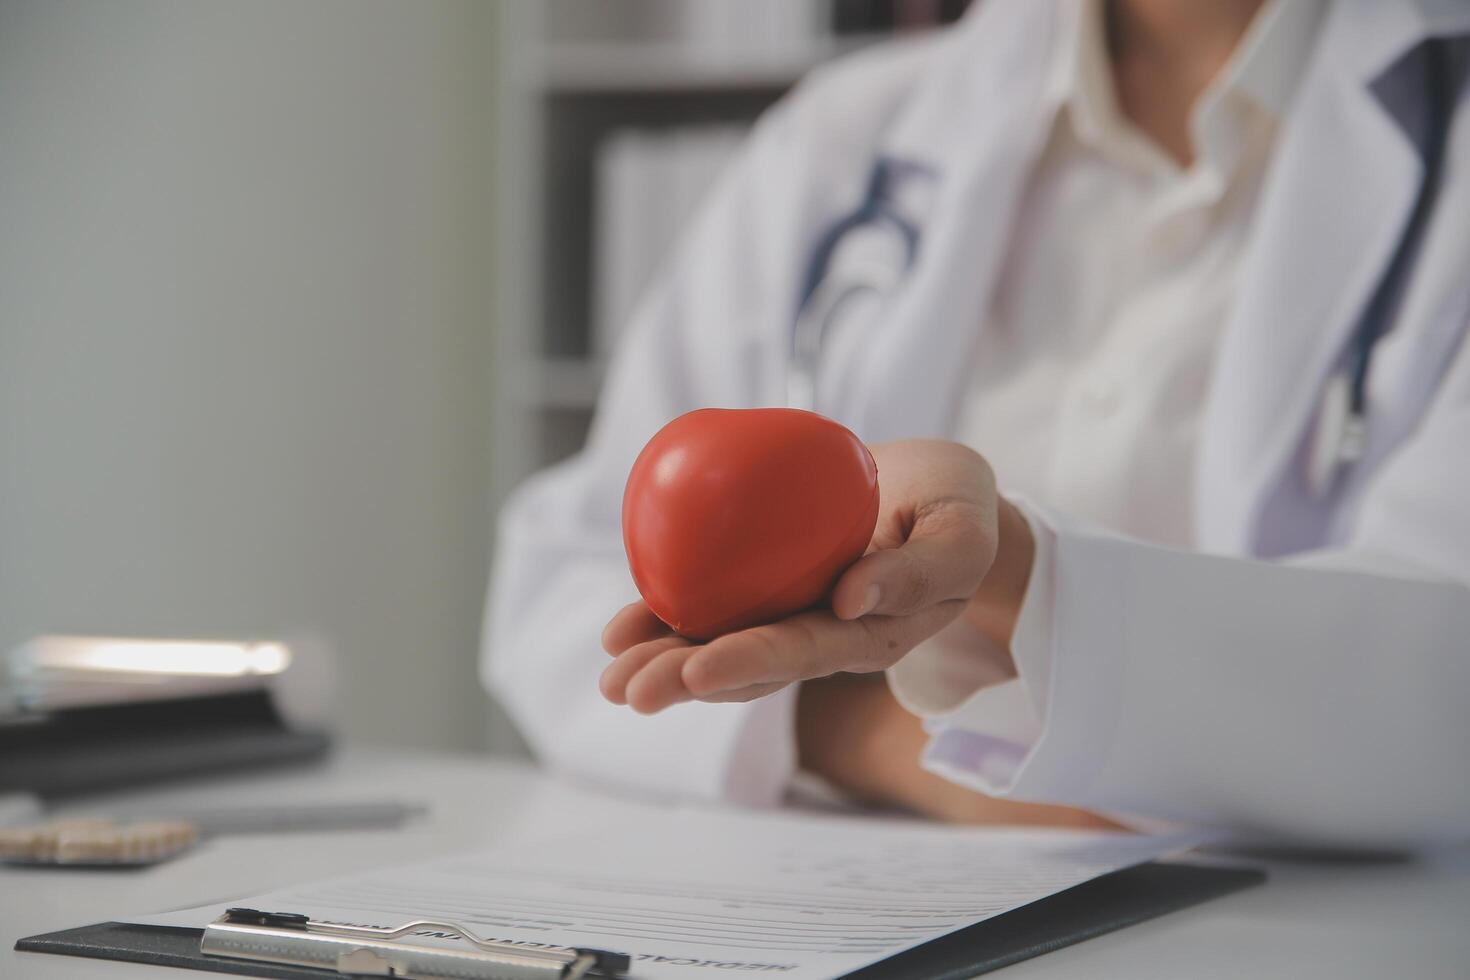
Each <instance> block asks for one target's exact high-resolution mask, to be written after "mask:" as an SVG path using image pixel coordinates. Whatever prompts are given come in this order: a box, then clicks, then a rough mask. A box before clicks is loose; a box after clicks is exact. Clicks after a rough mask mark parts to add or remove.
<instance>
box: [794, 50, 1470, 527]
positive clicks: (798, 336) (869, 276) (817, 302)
mask: <svg viewBox="0 0 1470 980" xmlns="http://www.w3.org/2000/svg"><path fill="white" fill-rule="evenodd" d="M1451 43H1452V41H1451V39H1447V38H1432V39H1429V40H1427V41H1425V42H1424V51H1423V57H1422V66H1423V69H1424V93H1425V116H1426V126H1425V133H1424V140H1423V157H1424V159H1423V164H1424V169H1423V178H1422V180H1421V181H1420V184H1419V190H1418V192H1417V195H1416V197H1415V200H1414V207H1413V210H1412V211H1411V212H1410V216H1409V220H1408V222H1407V223H1406V225H1405V227H1404V231H1403V234H1402V235H1401V236H1400V238H1399V241H1398V244H1397V246H1396V247H1395V249H1394V253H1393V257H1392V258H1391V260H1390V261H1389V263H1388V265H1387V266H1386V267H1385V268H1384V272H1383V275H1382V277H1381V278H1380V279H1379V282H1378V283H1377V285H1376V286H1375V288H1374V290H1373V293H1372V296H1371V297H1370V299H1369V300H1368V302H1367V304H1366V305H1365V306H1364V307H1363V312H1362V315H1361V316H1360V318H1359V320H1358V323H1357V324H1356V326H1355V328H1354V330H1353V334H1352V339H1351V341H1350V342H1349V344H1348V348H1347V356H1346V357H1345V358H1344V360H1343V363H1342V366H1341V367H1340V368H1339V370H1337V371H1336V372H1335V373H1334V374H1333V375H1332V376H1331V377H1330V378H1329V379H1328V381H1327V384H1326V386H1325V388H1324V390H1323V395H1322V402H1321V406H1320V408H1319V410H1318V412H1317V423H1316V427H1315V431H1314V433H1313V437H1312V441H1311V446H1310V448H1309V451H1308V453H1307V465H1306V473H1305V479H1306V483H1307V488H1308V490H1309V491H1310V492H1311V493H1312V494H1313V495H1314V496H1316V497H1318V498H1323V497H1326V496H1328V495H1329V494H1330V493H1331V492H1332V491H1333V489H1334V488H1335V487H1336V486H1338V485H1339V484H1340V482H1341V480H1342V477H1343V475H1344V473H1345V471H1346V470H1347V469H1349V468H1350V467H1351V466H1352V465H1353V464H1354V463H1356V462H1358V461H1359V460H1361V459H1362V458H1363V456H1364V453H1365V451H1366V449H1367V444H1368V380H1369V369H1370V368H1371V366H1372V362H1373V353H1374V350H1375V348H1376V347H1377V345H1378V341H1379V340H1380V339H1382V337H1383V335H1384V334H1386V333H1387V332H1388V329H1389V327H1390V326H1391V325H1392V323H1393V319H1394V315H1395V313H1396V312H1397V308H1398V304H1399V300H1400V299H1401V297H1402V295H1403V293H1404V290H1405V287H1406V285H1407V284H1408V280H1409V276H1410V274H1411V273H1412V271H1413V260H1414V256H1415V253H1416V252H1417V250H1418V245H1419V242H1420V240H1421V238H1422V237H1423V234H1424V229H1425V227H1426V226H1427V225H1428V223H1429V217H1430V214H1431V213H1432V212H1433V210H1434V202H1435V198H1436V196H1437V195H1438V193H1439V185H1440V183H1441V178H1442V176H1443V169H1444V151H1445V144H1446V143H1447V141H1448V138H1449V130H1450V124H1451V122H1452V120H1453V118H1454V110H1455V94H1456V93H1455V88H1456V86H1455V84H1454V82H1455V79H1454V76H1455V71H1454V65H1453V62H1454V59H1453V57H1452V54H1453V52H1451V50H1450V45H1451ZM935 177H936V175H935V174H934V173H933V171H931V170H928V169H927V168H924V167H921V166H918V165H914V164H908V163H905V162H904V161H899V160H892V159H879V160H878V161H877V162H876V164H875V165H874V167H873V170H872V172H871V175H870V176H869V179H868V182H867V188H866V191H865V194H864V196H863V199H862V202H861V203H860V204H859V205H858V207H856V208H855V209H853V210H852V211H851V212H850V213H848V214H846V215H845V216H843V217H842V218H840V219H838V220H837V221H835V222H834V223H833V224H832V225H831V227H830V228H829V229H828V230H827V232H826V233H825V234H824V235H822V237H821V238H820V239H819V240H818V242H817V244H816V245H815V246H814V247H813V249H812V253H811V259H810V261H809V262H808V264H807V272H806V277H805V279H804V285H803V288H802V293H801V302H800V304H799V306H798V308H797V309H798V312H797V316H796V319H795V323H794V325H793V329H792V342H791V361H790V365H789V371H788V374H787V402H788V404H790V405H791V406H793V407H796V408H806V409H809V410H815V408H816V407H817V405H816V403H817V373H818V369H819V367H820V361H821V355H822V350H823V346H824V344H825V343H826V342H827V340H828V338H829V337H831V336H832V335H833V333H834V332H835V327H836V326H837V325H838V324H839V323H840V322H841V321H842V320H843V318H845V317H847V316H849V315H851V314H852V312H853V311H854V310H855V309H857V308H860V307H863V306H864V305H867V304H871V303H874V302H876V301H878V300H879V299H881V298H882V297H883V296H885V295H888V294H889V293H891V292H892V291H893V290H894V289H895V288H897V286H898V285H899V284H900V283H901V282H902V281H903V279H904V277H905V276H906V275H907V274H908V272H909V270H910V269H911V268H912V267H913V264H914V262H915V260H916V258H917V255H918V250H919V240H920V237H921V232H920V217H919V216H918V215H916V214H915V207H914V200H915V197H916V195H915V194H914V193H912V189H913V188H915V187H918V188H919V189H920V190H921V192H932V187H933V184H934V183H935ZM917 197H918V198H919V199H921V200H922V199H924V198H925V197H927V193H920V194H919V195H917Z"/></svg>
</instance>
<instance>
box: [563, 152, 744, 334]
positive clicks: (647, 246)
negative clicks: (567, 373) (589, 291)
mask: <svg viewBox="0 0 1470 980" xmlns="http://www.w3.org/2000/svg"><path fill="white" fill-rule="evenodd" d="M746 131H747V129H746V127H745V126H730V125H718V126H711V125H705V126H694V127H678V128H674V129H667V130H639V129H627V130H619V131H616V132H614V133H613V134H612V135H611V136H609V137H608V138H607V139H606V140H605V141H604V142H603V143H602V144H601V145H600V146H599V147H598V150H597V157H596V162H595V168H596V184H595V187H594V196H595V212H594V217H593V221H594V225H593V235H594V239H593V253H592V268H593V287H592V288H593V299H592V316H593V324H594V326H593V344H592V346H593V353H594V354H599V355H606V354H608V353H610V352H611V351H612V349H613V348H614V346H615V345H616V341H617V337H618V334H619V332H620V331H621V330H622V329H623V327H624V325H625V324H626V323H627V320H628V318H629V316H631V315H632V313H633V308H634V306H635V304H636V303H637V302H638V300H639V298H640V297H641V296H642V294H643V291H644V290H645V289H646V288H647V287H648V284H649V283H650V282H651V281H652V279H653V276H654V274H655V273H656V272H657V271H658V270H659V268H660V267H661V266H662V265H663V263H664V262H665V260H666V259H667V257H668V254H669V251H670V250H671V249H672V248H673V247H674V245H675V243H676V241H677V240H678V237H679V235H680V233H681V232H682V230H683V228H684V226H685V225H686V224H688V222H689V220H690V219H691V218H692V217H693V215H694V212H695V210H696V209H697V208H698V206H699V204H700V202H701V201H703V200H704V198H705V196H706V195H707V194H708V193H709V192H710V190H711V188H712V187H713V186H714V184H715V181H716V180H717V179H718V178H719V175H720V174H721V172H722V171H723V170H724V168H725V167H726V165H727V164H728V163H729V162H730V160H731V158H733V157H734V155H735V153H736V151H737V150H738V149H739V147H740V144H741V141H742V140H743V139H744V137H745V133H746Z"/></svg>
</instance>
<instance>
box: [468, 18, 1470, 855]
mask: <svg viewBox="0 0 1470 980" xmlns="http://www.w3.org/2000/svg"><path fill="white" fill-rule="evenodd" d="M1467 35H1470V4H1465V3H1462V2H1459V0H1395V2H1384V0H1321V2H1316V0H1271V2H1267V3H1264V4H1262V3H1261V2H1260V0H1230V2H1226V0H1221V2H1218V3H1212V4H1193V3H1184V2H1178V0H1173V2H1171V0H1113V2H1103V0H1043V2H1038V0H980V2H978V3H977V4H976V5H975V7H974V8H973V9H972V10H971V12H970V13H969V14H968V15H967V17H966V18H965V20H964V21H963V22H962V23H961V24H959V25H957V26H956V27H955V28H954V29H952V30H950V31H947V32H944V33H943V34H942V35H939V36H936V37H933V38H928V39H923V40H919V41H910V42H902V43H899V44H895V45H890V46H887V47H884V48H881V49H878V50H873V51H870V52H866V53H863V54H860V55H858V56H856V57H854V58H851V59H848V60H845V61H842V62H839V63H838V64H836V65H833V66H831V67H828V68H824V69H822V70H821V71H819V72H817V73H815V74H814V75H813V76H812V77H810V78H808V79H807V80H806V81H805V82H803V83H802V85H801V86H799V88H798V89H797V91H796V92H795V93H794V94H793V95H791V96H790V97H789V98H788V99H787V100H785V101H784V102H783V103H782V104H781V105H779V106H777V107H776V108H775V109H774V110H772V111H771V112H770V113H768V114H767V116H766V117H765V118H764V119H763V120H762V121H761V122H760V124H759V125H758V126H757V129H756V132H755V134H754V136H753V137H752V139H751V141H750V143H749V145H748V147H747V149H746V150H745V152H744V154H743V157H742V158H741V159H740V161H739V162H738V164H737V165H736V166H734V168H733V169H732V170H731V171H730V172H729V173H727V174H726V176H725V177H724V179H723V181H722V183H721V184H720V186H719V188H718V190H717V192H716V193H715V194H714V195H713V197H712V199H711V200H710V201H709V202H708V204H707V206H706V207H705V208H704V210H703V211H702V213H701V214H700V216H699V218H698V220H697V221H696V222H695V224H694V226H693V227H692V228H691V229H690V231H689V233H688V235H687V236H686V237H685V238H684V239H683V241H682V243H681V244H680V247H679V248H678V249H677V254H676V256H675V257H674V259H673V261H672V263H671V265H670V267H669V268H668V269H667V270H666V272H665V275H664V276H663V277H662V280H661V281H660V282H659V283H658V284H657V285H656V287H655V288H654V289H653V290H652V291H651V293H650V294H649V295H648V296H647V297H646V299H645V301H644V302H643V304H642V306H641V308H640V309H639V311H638V312H637V314H636V317H635V319H636V322H635V323H634V324H633V325H632V328H631V330H630V335H629V337H628V339H627V341H626V343H625V344H624V346H623V348H622V349H621V350H620V351H619V353H618V356H617V358H616V359H615V362H614V365H613V368H612V371H611V374H610V377H609V379H608V384H607V388H606V391H605V393H604V396H603V401H602V403H601V405H600V407H599V412H598V416H597V419H596V422H595V424H594V427H593V431H592V435H591V439H590V442H589V444H588V447H587V449H586V450H585V451H584V452H583V453H582V454H581V455H580V456H578V457H577V458H576V459H574V460H572V461H571V462H569V463H567V464H565V465H562V466H560V467H557V468H556V469H554V470H551V471H549V472H547V473H545V474H542V475H541V476H539V477H537V478H535V479H533V480H532V481H531V482H530V483H528V484H527V485H526V486H525V487H524V488H523V489H522V490H521V491H519V492H518V494H517V495H516V497H515V498H514V500H513V501H512V503H511V504H510V506H509V507H508V508H507V509H506V511H505V514H504V517H503V523H502V528H501V537H500V545H499V553H498V556H497V564H496V572H495V576H494V582H493V585H492V589H491V603H490V609H489V616H488V626H487V631H486V648H485V658H484V671H485V678H486V680H487V683H488V684H489V685H490V686H491V687H492V689H493V690H494V691H496V692H497V693H498V694H499V695H500V697H501V698H502V700H503V701H504V703H505V704H506V706H507V708H508V709H509V710H510V711H511V713H512V714H513V716H514V717H515V718H516V719H517V721H518V722H519V724H520V725H521V727H522V729H523V731H524V732H525V733H526V735H527V736H528V738H529V739H530V741H531V743H532V745H533V747H534V748H535V749H536V750H537V752H538V753H539V754H540V755H541V756H542V758H543V759H544V760H545V761H546V762H547V763H548V764H550V765H551V766H553V767H555V768H558V769H560V770H563V771H568V772H571V773H575V774H578V775H581V776H582V777H584V778H589V779H593V780H598V781H602V782H605V783H608V784H613V785H617V786H623V787H630V788H636V789H639V790H642V791H645V792H655V793H662V794H666V795H672V796H689V797H698V798H704V799H723V800H729V801H734V802H739V803H744V804H750V805H768V804H773V803H776V802H778V801H779V800H780V799H781V798H782V797H783V795H784V794H785V793H786V792H787V791H788V790H790V788H791V787H792V785H793V782H794V781H795V780H796V779H797V778H798V775H799V774H803V773H809V774H815V775H817V776H820V777H824V778H825V779H826V780H827V781H828V782H829V783H830V784H832V785H835V786H836V787H837V788H839V789H842V790H845V791H847V792H849V793H851V794H855V795H858V796H863V797H868V798H872V799H875V800H881V801H886V802H891V803H897V804H900V805H904V806H908V807H911V808H913V809H915V810H919V811H921V812H925V813H928V814H931V815H933V816H936V817H939V818H944V819H956V820H1016V819H1020V820H1035V821H1042V822H1054V823H1058V822H1059V823H1088V822H1096V821H1100V820H1103V819H1105V818H1112V819H1118V820H1123V821H1125V822H1134V821H1142V822H1147V821H1148V820H1151V819H1162V820H1168V821H1185V822H1189V823H1193V824H1198V825H1204V826H1212V827H1218V828H1223V829H1227V830H1230V831H1233V832H1235V833H1237V834H1241V835H1245V836H1251V837H1269V838H1278V839H1279V838H1287V839H1301V840H1310V841H1318V842H1330V843H1358V842H1363V843H1374V844H1379V843H1397V842H1413V841H1422V840H1430V839H1443V838H1463V837H1466V836H1470V343H1467V342H1466V341H1465V334H1466V331H1467V324H1470V110H1467V109H1466V102H1467V99H1466V97H1465V96H1466V88H1465V84H1464V80H1465V67H1466V63H1467V45H1466V42H1465V40H1464V38H1465V37H1466V36H1467ZM793 400H795V401H796V402H797V403H800V404H803V405H808V406H813V407H815V408H816V409H817V410H818V411H821V412H823V413H824V414H827V415H830V416H832V417H834V418H837V419H839V420H840V421H842V422H844V423H845V424H847V425H848V426H849V427H851V428H852V429H854V431H856V432H857V433H858V434H859V435H860V436H861V437H862V438H863V439H864V440H865V441H867V442H868V443H869V444H870V445H871V446H873V447H874V452H875V455H876V456H877V458H878V464H879V469H880V479H881V481H882V496H883V502H884V504H883V506H884V513H883V514H882V515H881V517H880V524H879V529H878V533H877V535H876V537H875V540H874V550H873V551H872V552H871V553H870V554H869V555H868V556H867V557H866V558H864V559H863V560H862V561H861V562H859V563H858V564H857V565H855V566H854V567H853V568H852V569H851V570H850V571H849V572H848V573H847V574H846V575H845V576H844V578H843V579H842V581H841V582H840V583H839V586H838V588H837V590H836V593H835V595H834V599H833V603H832V608H831V609H830V610H818V611H813V612H808V613H804V614H801V615H799V616H796V617H793V618H792V619H790V620H787V621H785V622H782V623H777V624H774V625H771V626H768V627H761V628H758V629H754V630H748V631H745V632H743V633H737V634H732V635H730V636H727V637H722V638H720V639H718V640H715V641H713V642H710V643H707V644H703V645H694V644H691V643H689V642H687V641H685V640H683V639H681V638H679V637H676V636H672V635H669V634H668V633H667V631H666V630H664V629H663V628H662V627H661V625H660V624H658V622H657V620H655V619H654V618H653V617H652V616H651V615H650V614H649V613H648V611H647V609H646V608H645V607H643V606H642V604H641V603H636V602H635V603H633V604H632V605H629V606H627V607H626V608H624V609H623V611H622V612H618V613H617V614H616V615H615V616H613V618H612V620H611V622H610V623H609V622H607V620H608V617H609V616H610V615H611V614H612V613H614V612H615V611H616V610H617V609H618V607H619V606H623V605H624V604H625V603H628V602H629V600H630V599H635V598H636V592H635V590H634V588H633V585H632V582H631V580H630V578H629V575H628V572H627V568H626V562H625V558H624V555H623V551H622V547H621V539H620V532H619V504H620V496H621V489H622V485H623V482H624V480H625V478H626V475H627V473H628V470H629V468H630V466H631V464H632V461H633V458H634V457H635V455H636V454H637V452H638V450H639V449H640V448H641V447H642V445H643V443H644V442H645V441H646V440H647V439H648V437H649V436H651V435H652V434H653V432H654V431H656V430H657V429H658V428H659V427H660V426H662V425H663V424H664V423H665V422H667V421H668V420H670V419H671V418H673V417H675V416H677V415H679V414H681V413H683V412H685V411H688V410H690V409H693V408H697V407H701V406H706V405H718V406H757V405H773V404H784V403H789V402H791V401H793ZM997 488H998V489H997ZM604 627H605V632H604ZM599 637H601V638H602V642H603V644H604V645H605V646H606V648H607V649H608V651H609V652H611V653H613V654H615V657H614V658H613V659H611V660H609V658H608V657H607V655H606V654H604V653H602V652H600V651H599V649H598V647H599ZM721 702H724V703H721ZM624 704H631V705H632V707H633V708H635V709H637V710H636V711H634V710H629V708H628V707H624V706H623V705H624Z"/></svg>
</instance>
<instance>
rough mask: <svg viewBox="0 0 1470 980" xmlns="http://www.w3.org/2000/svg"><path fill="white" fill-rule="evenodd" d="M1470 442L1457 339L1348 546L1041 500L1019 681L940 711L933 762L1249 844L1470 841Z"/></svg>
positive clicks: (1469, 398)
mask: <svg viewBox="0 0 1470 980" xmlns="http://www.w3.org/2000/svg"><path fill="white" fill-rule="evenodd" d="M1466 446H1470V350H1467V349H1465V348H1463V347H1462V350H1461V352H1460V355H1459V357H1458V360H1457V363H1456V364H1455V365H1454V368H1453V370H1452V371H1451V373H1450V375H1449V376H1448V377H1447V378H1446V382H1445V384H1444V385H1443V386H1442V387H1441V391H1440V394H1439V396H1438V398H1437V403H1436V405H1435V407H1434V409H1433V410H1432V411H1431V412H1430V413H1429V414H1428V415H1427V417H1426V418H1425V420H1424V422H1423V424H1422V425H1421V426H1420V429H1419V431H1418V433H1417V434H1416V435H1415V436H1414V437H1413V438H1411V439H1410V441H1408V442H1407V443H1406V444H1404V445H1403V446H1402V447H1400V448H1399V449H1398V450H1397V452H1396V453H1395V455H1394V456H1393V457H1392V458H1391V459H1389V460H1388V461H1387V462H1385V463H1384V464H1383V466H1382V467H1381V469H1380V470H1379V471H1378V473H1377V474H1376V475H1375V477H1374V478H1373V480H1372V482H1371V484H1370V485H1369V486H1368V487H1367V489H1366V490H1365V491H1364V495H1363V497H1362V499H1361V503H1360V506H1359V509H1358V512H1357V516H1356V520H1355V528H1354V533H1353V535H1352V536H1351V538H1350V540H1349V542H1348V543H1347V545H1346V546H1345V547H1343V548H1339V549H1333V550H1330V551H1327V550H1324V551H1318V552H1312V553H1305V554H1301V555H1298V556H1294V557H1293V558H1291V559H1288V560H1284V561H1279V562H1264V561H1254V560H1247V559H1240V558H1230V557H1221V556H1213V555H1204V554H1196V553H1186V552H1181V551H1176V550H1171V549H1166V548H1161V547H1156V546H1152V545H1148V544H1145V543H1141V542H1139V541H1136V540H1130V539H1126V538H1122V537H1118V536H1114V535H1110V534H1107V533H1105V532H1100V531H1098V530H1096V529H1093V528H1090V527H1085V526H1082V525H1081V524H1079V523H1078V522H1076V521H1074V520H1072V519H1071V518H1069V517H1068V516H1067V515H1064V514H1057V513H1051V512H1047V511H1045V510H1044V509H1041V508H1037V507H1034V506H1033V507H1031V508H1030V517H1031V519H1032V520H1033V524H1035V523H1037V522H1039V523H1040V524H1041V525H1042V527H1041V528H1040V529H1039V534H1038V540H1039V542H1040V543H1041V547H1040V548H1039V554H1040V556H1041V558H1042V561H1040V562H1038V567H1037V570H1036V572H1035V575H1036V576H1037V579H1036V580H1033V582H1032V587H1033V589H1035V590H1036V591H1035V593H1034V595H1028V599H1027V605H1026V608H1025V609H1023V617H1022V623H1021V627H1020V629H1018V632H1017V646H1016V656H1017V662H1018V668H1019V672H1020V675H1021V676H1020V678H1019V679H1018V680H1017V681H1014V682H1011V683H1010V684H1009V685H1001V686H1000V687H988V688H982V689H980V690H978V691H976V692H974V693H973V694H971V695H970V696H969V697H968V699H967V700H965V701H964V702H963V703H961V704H959V705H957V706H953V707H950V708H948V710H940V711H935V712H932V713H931V717H930V720H929V721H928V722H927V724H928V726H929V729H930V732H931V741H930V744H929V746H928V748H927V750H926V755H925V760H924V762H925V765H926V766H927V767H928V768H930V769H931V770H932V771H935V772H937V773H939V774H941V775H944V776H946V777H947V778H949V779H952V780H954V781H956V782H960V783H962V784H966V785H970V786H972V787H973V788H976V789H979V790H981V791H984V792H989V793H992V794H998V795H1005V796H1011V797H1015V798H1020V799H1026V800H1032V801H1037V802H1050V803H1062V804H1070V805H1074V806H1081V807H1089V808H1092V809H1095V810H1099V811H1103V812H1108V813H1119V814H1141V815H1144V816H1146V817H1152V818H1160V819H1164V820H1177V821H1184V822H1187V823H1191V824H1195V825H1202V826H1208V827H1213V828H1217V829H1220V830H1224V831H1226V832H1230V833H1233V834H1235V835H1237V836H1240V837H1246V838H1252V839H1273V840H1282V839H1286V840H1292V839H1295V840H1303V841H1311V842H1315V843H1330V844H1349V845H1352V844H1368V845H1378V844H1385V845H1396V844H1413V843H1420V842H1426V841H1435V840H1455V839H1463V838H1465V837H1466V836H1470V768H1467V766H1466V758H1467V755H1466V753H1467V751H1470V587H1467V583H1470V504H1467V501H1470V458H1467V455H1466V452H1465V447H1466ZM1033 599H1034V600H1035V601H1033ZM1028 713H1029V714H1028Z"/></svg>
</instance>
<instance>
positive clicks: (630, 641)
mask: <svg viewBox="0 0 1470 980" xmlns="http://www.w3.org/2000/svg"><path fill="white" fill-rule="evenodd" d="M673 633H674V631H673V630H671V629H669V627H668V626H667V625H665V624H664V622H663V620H661V619H659V618H658V617H657V616H655V615H654V614H653V610H651V609H649V608H648V605H647V603H645V602H643V601H642V600H641V599H640V600H639V601H637V602H630V603H628V605H626V606H624V607H623V608H622V609H619V610H618V611H617V614H616V615H614V616H613V618H612V619H610V620H608V623H607V626H605V627H603V630H602V648H603V649H604V650H606V651H607V652H608V653H610V654H613V655H614V656H617V655H618V654H620V653H622V652H623V651H624V650H627V649H629V648H631V647H634V646H637V645H638V644H640V643H647V642H648V641H649V640H655V639H658V638H659V637H663V636H672V635H673Z"/></svg>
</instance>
